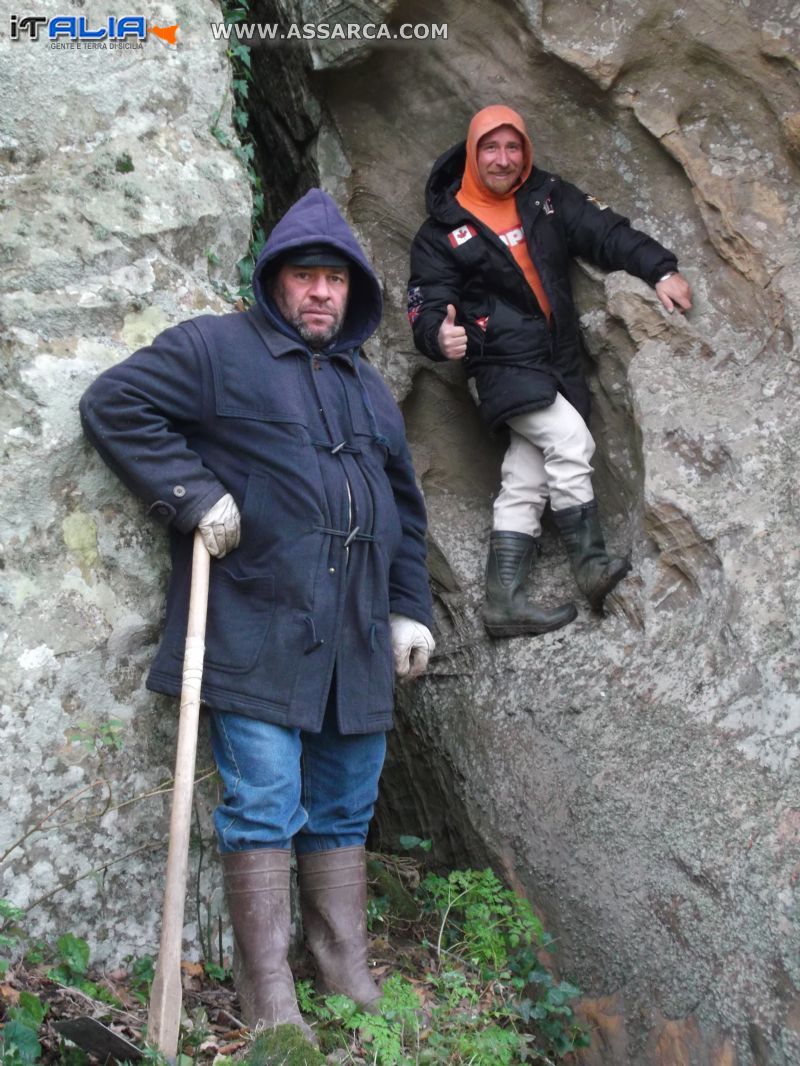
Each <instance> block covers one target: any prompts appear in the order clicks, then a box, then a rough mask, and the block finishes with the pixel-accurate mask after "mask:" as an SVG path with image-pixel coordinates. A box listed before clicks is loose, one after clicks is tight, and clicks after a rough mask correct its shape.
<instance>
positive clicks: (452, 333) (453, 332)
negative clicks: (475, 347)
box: [436, 304, 467, 359]
mask: <svg viewBox="0 0 800 1066" xmlns="http://www.w3.org/2000/svg"><path fill="white" fill-rule="evenodd" d="M436 339H437V341H438V343H439V350H440V351H441V353H442V355H443V356H444V357H445V359H463V358H464V356H465V355H466V354H467V331H466V330H465V329H464V327H463V326H457V325H456V309H455V307H453V305H452V304H448V305H447V314H446V316H445V317H444V319H443V320H442V324H441V326H439V332H438V334H437V336H436Z"/></svg>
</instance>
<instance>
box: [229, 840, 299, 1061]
mask: <svg viewBox="0 0 800 1066" xmlns="http://www.w3.org/2000/svg"><path fill="white" fill-rule="evenodd" d="M290 862H291V852H290V851H284V850H277V849H275V850H273V849H268V848H257V849H254V850H252V851H233V852H227V853H225V854H223V856H222V865H223V869H224V872H225V898H226V900H227V903H228V912H229V914H230V916H231V923H232V924H233V937H234V951H233V982H234V984H235V985H236V991H237V992H238V994H239V1003H240V1005H241V1011H242V1018H243V1019H244V1021H245V1023H246V1024H247V1025H248V1027H249V1028H250V1029H255V1028H256V1027H261V1028H266V1029H274V1028H275V1027H276V1026H278V1025H296V1026H297V1027H298V1029H300V1030H301V1031H302V1033H303V1036H305V1038H306V1039H307V1040H308V1041H309V1042H311V1043H313V1044H314V1046H316V1044H317V1039H316V1037H315V1036H314V1034H313V1032H312V1031H311V1029H309V1027H308V1026H307V1025H306V1023H305V1022H304V1021H303V1018H302V1016H301V1014H300V1010H299V1008H298V1006H297V998H296V996H295V991H294V979H293V978H292V971H291V970H290V969H289V963H288V961H287V955H288V952H289V941H290V938H291V910H290V904H289V869H290Z"/></svg>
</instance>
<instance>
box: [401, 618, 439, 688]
mask: <svg viewBox="0 0 800 1066" xmlns="http://www.w3.org/2000/svg"><path fill="white" fill-rule="evenodd" d="M389 623H390V625H391V627H392V654H393V655H394V670H395V673H396V674H397V676H398V677H399V678H400V680H401V681H413V679H414V678H415V677H419V676H420V674H424V673H425V670H426V669H427V666H428V659H429V657H430V656H431V655H432V654H433V649H434V648H435V647H436V641H435V640H434V639H433V637H432V636H431V631H430V630H429V629H428V627H427V626H424V625H423V624H422V622H417V621H415V620H414V619H413V618H407V617H406V616H405V615H404V614H390V615H389Z"/></svg>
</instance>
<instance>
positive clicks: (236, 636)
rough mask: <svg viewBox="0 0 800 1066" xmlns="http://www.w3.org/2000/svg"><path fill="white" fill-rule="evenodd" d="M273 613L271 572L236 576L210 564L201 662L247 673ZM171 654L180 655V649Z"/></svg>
mask: <svg viewBox="0 0 800 1066" xmlns="http://www.w3.org/2000/svg"><path fill="white" fill-rule="evenodd" d="M274 615H275V579H274V577H273V576H272V575H271V574H261V575H258V576H255V577H237V576H236V575H235V574H232V573H231V572H230V571H229V570H227V569H225V567H223V566H221V565H220V564H219V563H212V564H211V578H210V582H209V588H208V615H207V617H206V654H205V664H206V665H207V666H209V667H212V668H213V669H215V670H220V671H223V672H225V673H231V674H243V673H248V672H249V671H250V670H252V669H253V667H254V666H255V665H256V662H257V661H258V658H259V656H260V654H261V650H262V648H263V647H264V641H265V640H266V639H267V635H268V634H269V631H270V629H271V626H272V622H273V617H274ZM173 655H175V656H176V657H177V658H183V649H182V648H178V647H174V648H173Z"/></svg>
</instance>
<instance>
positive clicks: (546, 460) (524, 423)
mask: <svg viewBox="0 0 800 1066" xmlns="http://www.w3.org/2000/svg"><path fill="white" fill-rule="evenodd" d="M508 426H509V429H510V430H511V442H510V444H509V446H508V449H507V451H506V454H505V455H504V456H503V469H502V478H503V483H502V485H501V488H500V493H499V495H498V497H497V499H496V500H495V502H494V521H493V528H494V529H507V530H511V531H513V532H515V533H529V534H532V535H533V536H534V537H538V536H539V534H540V533H541V530H542V526H541V517H542V511H544V508H545V504H546V503H547V500H548V497H549V499H550V503H551V506H552V508H553V510H554V511H562V510H564V508H566V507H575V506H576V505H577V504H581V503H588V502H589V501H590V500H591V499H593V498H594V491H593V489H592V467H591V464H590V461H589V460H590V459H591V458H592V456H593V455H594V440H593V439H592V435H591V433H590V432H589V430H588V428H587V426H586V423H585V422H584V421H583V419H582V418H581V416H580V415H579V414H578V412H577V411H576V410H575V408H574V407H573V406H572V404H571V403H570V402H569V401H568V400H565V399H564V397H563V396H562V395H561V394H560V393H559V394H558V395H557V396H556V399H555V403H552V404H551V405H550V406H549V407H545V408H543V409H542V410H540V411H528V412H527V413H526V414H523V415H517V416H516V417H515V418H509V420H508Z"/></svg>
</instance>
